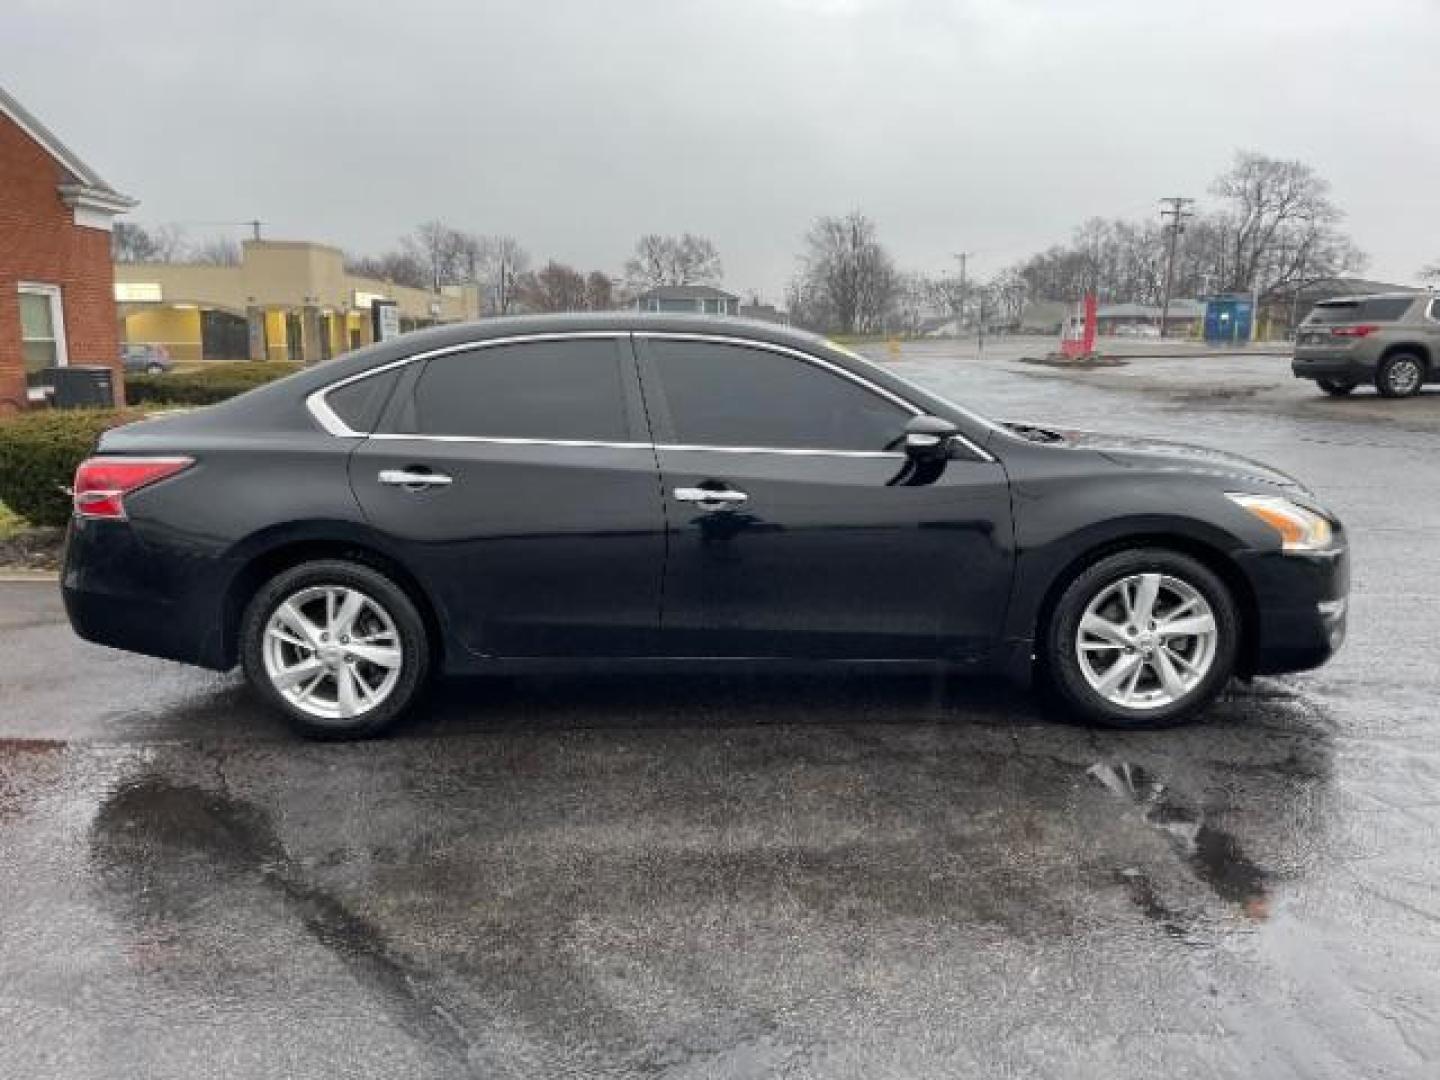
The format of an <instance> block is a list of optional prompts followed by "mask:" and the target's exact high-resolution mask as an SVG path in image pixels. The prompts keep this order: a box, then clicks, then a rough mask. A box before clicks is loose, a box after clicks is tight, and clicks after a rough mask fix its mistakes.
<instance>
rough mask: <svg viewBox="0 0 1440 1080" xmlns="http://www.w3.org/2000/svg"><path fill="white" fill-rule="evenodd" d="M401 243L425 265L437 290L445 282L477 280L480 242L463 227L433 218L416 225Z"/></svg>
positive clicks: (430, 285) (446, 283)
mask: <svg viewBox="0 0 1440 1080" xmlns="http://www.w3.org/2000/svg"><path fill="white" fill-rule="evenodd" d="M400 245H401V249H402V250H403V251H405V252H407V253H409V254H410V255H413V256H414V257H415V258H416V259H417V260H419V262H420V263H421V265H423V266H424V267H425V268H426V276H427V278H428V282H427V285H428V287H429V288H431V289H433V290H435V291H437V292H438V291H439V290H440V286H442V285H458V284H460V283H462V282H466V281H470V280H473V279H474V272H475V269H476V267H477V265H478V263H479V247H480V241H479V238H477V237H475V236H472V235H471V234H469V233H466V232H465V231H464V230H462V229H457V228H455V227H454V226H451V225H447V224H445V223H444V222H443V221H437V220H434V219H432V220H430V221H426V222H422V223H421V224H419V225H417V226H416V227H415V231H414V232H413V233H411V234H410V235H409V236H407V237H405V238H404V239H403V240H402V241H401V242H400Z"/></svg>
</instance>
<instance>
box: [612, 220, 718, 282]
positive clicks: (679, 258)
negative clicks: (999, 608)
mask: <svg viewBox="0 0 1440 1080" xmlns="http://www.w3.org/2000/svg"><path fill="white" fill-rule="evenodd" d="M720 278H721V267H720V255H719V253H718V252H717V251H716V250H715V245H714V244H713V243H711V242H710V241H709V240H707V239H705V237H703V236H696V235H695V234H694V233H688V232H687V233H684V234H682V235H680V236H661V235H659V234H658V233H648V234H646V235H645V236H642V237H640V239H639V240H637V241H636V242H635V253H634V254H633V255H631V256H630V258H629V259H627V260H626V261H625V279H626V281H627V282H628V283H629V284H630V285H631V286H632V287H633V288H635V289H640V290H644V289H654V288H658V287H660V286H662V285H715V284H718V283H719V282H720Z"/></svg>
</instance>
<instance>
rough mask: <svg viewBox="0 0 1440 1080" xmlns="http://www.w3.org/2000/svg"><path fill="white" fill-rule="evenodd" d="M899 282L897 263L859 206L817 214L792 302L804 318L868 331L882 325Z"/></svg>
mask: <svg viewBox="0 0 1440 1080" xmlns="http://www.w3.org/2000/svg"><path fill="white" fill-rule="evenodd" d="M897 287H898V275H897V274H896V271H895V266H894V263H893V262H892V261H891V259H890V255H889V254H888V253H887V252H886V250H885V249H884V247H882V246H881V244H880V242H879V240H878V239H877V238H876V232H875V223H874V222H872V221H871V220H870V219H869V218H867V217H866V216H865V215H864V214H862V213H860V212H859V211H858V210H856V211H852V212H851V213H849V214H847V215H845V216H844V217H834V216H825V217H819V218H816V219H815V222H814V224H813V225H811V226H810V230H809V232H807V233H806V234H805V251H804V253H803V254H802V255H801V256H800V274H799V276H798V278H797V280H796V282H795V283H794V284H793V285H792V287H791V290H790V295H789V298H788V302H789V304H790V308H791V311H792V313H794V314H795V316H796V318H797V319H798V320H800V321H802V322H804V323H808V324H810V325H813V326H816V327H819V328H821V329H827V330H838V331H841V332H842V333H847V334H853V333H865V332H871V331H876V330H881V329H883V328H884V325H885V319H886V316H887V315H888V314H889V313H890V310H891V307H892V305H893V302H894V299H895V294H896V290H897Z"/></svg>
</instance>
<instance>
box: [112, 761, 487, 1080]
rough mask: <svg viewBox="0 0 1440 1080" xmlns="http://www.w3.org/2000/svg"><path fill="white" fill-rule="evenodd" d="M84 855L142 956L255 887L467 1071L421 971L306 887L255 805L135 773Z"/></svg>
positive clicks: (465, 1047)
mask: <svg viewBox="0 0 1440 1080" xmlns="http://www.w3.org/2000/svg"><path fill="white" fill-rule="evenodd" d="M90 852H91V858H92V860H93V861H94V862H95V863H96V865H97V867H98V869H99V870H100V877H101V880H102V881H104V882H105V884H106V885H107V887H108V888H109V890H110V893H111V896H112V898H113V899H115V900H116V901H118V902H119V903H120V904H121V906H122V907H123V909H124V910H125V912H126V913H127V914H128V915H129V917H130V919H131V920H132V921H133V922H134V923H135V924H136V930H137V939H138V940H139V943H140V946H141V948H142V950H143V948H144V947H145V942H146V941H148V940H149V939H150V938H151V937H152V936H153V934H152V931H153V930H154V928H156V927H160V928H163V929H164V930H165V931H166V935H167V936H168V937H170V938H171V939H172V940H173V939H174V938H175V937H177V936H180V937H183V936H185V935H186V932H187V928H197V927H198V926H199V924H200V923H201V921H202V920H205V919H207V918H213V912H214V910H215V908H214V907H213V906H209V905H207V904H206V900H207V898H208V897H211V896H213V895H214V894H215V893H216V892H217V891H227V890H232V889H236V888H241V887H244V886H245V885H251V886H259V887H260V888H262V889H264V890H266V891H269V892H271V893H273V894H275V895H276V896H278V897H279V898H281V899H282V900H283V910H284V912H285V913H286V915H287V916H289V917H291V918H294V919H296V920H297V921H298V922H299V923H300V924H301V926H303V928H304V930H305V931H306V933H307V934H309V936H310V937H311V938H312V939H313V940H315V941H316V942H318V943H319V944H320V945H321V946H323V947H324V948H326V949H327V950H329V951H330V952H331V953H332V954H334V955H335V956H336V957H337V958H338V959H339V960H340V961H341V962H342V963H343V964H344V965H345V966H346V968H347V969H348V970H349V972H350V974H351V976H352V977H353V978H355V980H356V981H357V982H358V983H360V984H361V985H363V986H365V987H367V988H368V989H369V990H370V992H371V994H372V995H373V996H374V997H375V999H376V1000H377V1001H378V1003H379V1004H380V1005H381V1006H382V1007H383V1008H384V1009H385V1011H386V1012H387V1013H388V1014H389V1015H390V1016H391V1018H392V1019H393V1020H394V1021H395V1022H396V1024H397V1026H399V1027H400V1028H401V1029H402V1030H403V1031H405V1032H407V1033H408V1034H409V1035H411V1036H412V1037H413V1038H416V1039H417V1040H419V1041H421V1042H422V1043H424V1044H425V1045H427V1046H429V1047H430V1048H431V1049H433V1050H436V1051H438V1052H439V1053H441V1054H442V1055H444V1056H445V1057H446V1058H447V1059H449V1060H450V1061H451V1062H453V1064H454V1065H455V1066H456V1068H457V1070H459V1071H465V1072H468V1062H469V1059H470V1057H471V1046H470V1043H469V1040H468V1039H467V1038H466V1037H465V1035H464V1033H463V1032H462V1030H461V1029H460V1027H459V1025H458V1024H457V1023H456V1022H455V1021H454V1019H453V1018H452V1017H451V1016H450V1014H449V1013H448V1011H447V1010H446V1009H445V1007H444V1006H443V1005H442V1004H441V1003H440V1002H439V1001H438V1000H436V999H434V998H433V997H432V996H431V995H430V993H429V992H428V990H427V989H426V988H425V985H424V979H423V973H421V972H419V971H417V970H414V969H412V966H411V965H410V963H409V962H408V960H407V959H406V958H404V957H401V956H399V955H397V954H396V953H395V952H394V951H393V950H392V949H391V948H390V947H389V946H388V945H387V943H386V941H385V940H384V937H383V936H382V934H381V933H380V931H379V930H378V929H377V928H376V927H375V926H374V925H372V924H371V923H370V922H369V921H368V920H367V919H365V918H363V917H361V916H359V915H356V914H355V913H353V912H351V911H350V910H349V909H347V908H346V906H345V905H344V903H342V902H341V901H340V900H339V899H338V898H336V897H335V896H332V895H330V894H329V893H327V892H326V891H324V890H323V889H321V888H320V887H318V886H317V885H315V884H313V883H311V882H309V881H307V880H305V877H304V875H303V873H302V870H301V867H299V866H298V865H297V864H296V863H295V862H294V860H292V859H291V858H290V856H289V854H288V853H287V852H286V851H285V848H284V845H283V844H282V842H281V840H280V838H279V836H278V835H277V834H276V832H275V829H274V826H273V824H272V823H271V821H270V818H269V815H268V814H266V813H265V812H264V811H263V810H262V809H260V808H259V807H257V806H255V805H253V804H251V803H248V802H245V801H243V800H241V799H236V798H234V797H233V796H231V795H229V794H228V793H226V792H223V791H214V790H210V789H207V788H202V787H198V786H193V785H181V784H172V783H171V782H169V781H168V780H166V779H164V778H163V777H159V776H142V777H139V778H137V779H134V780H131V781H129V782H127V783H125V784H123V785H121V786H120V787H119V788H117V789H116V790H115V791H114V792H112V793H111V795H110V796H109V797H108V798H107V799H106V800H105V801H104V803H103V804H102V805H101V807H100V809H99V812H98V813H97V814H96V816H95V820H94V823H93V825H92V827H91V835H90ZM233 902H234V901H233V900H231V901H227V903H233ZM200 933H201V934H203V930H202V931H200Z"/></svg>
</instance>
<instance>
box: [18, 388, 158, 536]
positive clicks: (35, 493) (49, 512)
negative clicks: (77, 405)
mask: <svg viewBox="0 0 1440 1080" xmlns="http://www.w3.org/2000/svg"><path fill="white" fill-rule="evenodd" d="M139 419H141V416H140V414H138V413H133V412H124V411H119V410H115V409H64V410H61V409H40V410H35V411H32V412H23V413H20V414H19V415H18V416H14V417H9V418H7V419H4V420H0V503H4V504H5V505H6V506H8V507H10V509H11V510H13V511H15V513H17V514H19V515H20V516H21V517H23V518H25V519H26V520H27V521H28V522H30V524H31V525H64V524H65V523H66V522H67V521H69V520H70V496H69V495H68V494H66V492H65V489H66V488H68V487H69V486H70V483H71V481H72V480H73V479H74V477H75V468H76V466H78V465H79V464H80V462H82V461H83V460H85V458H86V457H88V456H89V455H90V452H91V451H92V450H93V449H94V448H95V441H96V440H97V439H98V438H99V437H100V433H101V432H103V431H106V430H108V429H109V428H112V427H118V426H119V425H121V424H128V423H129V422H130V421H132V420H139Z"/></svg>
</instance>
